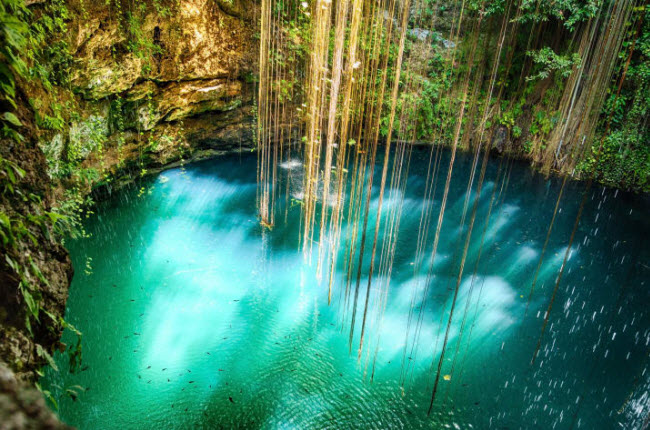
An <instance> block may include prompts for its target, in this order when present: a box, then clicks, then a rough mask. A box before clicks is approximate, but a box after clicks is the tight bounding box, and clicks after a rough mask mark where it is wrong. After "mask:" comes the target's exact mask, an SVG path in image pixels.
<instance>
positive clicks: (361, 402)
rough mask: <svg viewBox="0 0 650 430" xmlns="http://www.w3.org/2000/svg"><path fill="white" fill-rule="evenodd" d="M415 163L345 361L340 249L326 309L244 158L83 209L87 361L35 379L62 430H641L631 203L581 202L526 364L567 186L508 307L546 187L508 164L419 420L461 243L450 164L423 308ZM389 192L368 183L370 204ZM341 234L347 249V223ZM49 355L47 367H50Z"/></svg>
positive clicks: (647, 338) (641, 295) (610, 198)
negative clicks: (71, 428)
mask: <svg viewBox="0 0 650 430" xmlns="http://www.w3.org/2000/svg"><path fill="white" fill-rule="evenodd" d="M414 157H415V159H414V161H412V166H411V170H410V176H409V182H408V186H407V191H406V195H404V196H403V197H404V209H403V212H402V219H401V220H400V232H399V236H398V241H397V248H396V249H397V251H396V255H395V262H394V268H393V271H392V277H391V283H390V290H389V293H388V297H387V301H386V306H385V312H384V313H383V317H382V318H380V314H381V310H382V306H381V302H380V300H379V299H380V295H379V294H378V293H379V289H380V288H381V287H380V286H381V285H382V284H383V283H384V282H385V281H386V280H382V279H376V280H375V281H373V288H372V290H371V297H370V301H369V310H370V312H371V313H370V314H369V316H368V322H367V324H368V326H367V332H368V335H367V336H368V338H367V341H365V342H366V343H365V344H366V345H367V347H366V348H365V349H364V350H363V354H362V356H361V357H360V358H359V359H357V354H356V347H353V348H352V349H353V352H352V353H351V354H350V353H349V345H348V334H349V328H348V327H349V323H350V315H349V312H346V311H345V307H344V302H345V297H344V291H343V290H344V282H343V277H344V268H343V263H342V261H343V260H344V259H343V258H339V260H338V262H341V264H338V263H337V265H338V266H340V267H337V277H336V279H337V280H338V281H339V284H338V285H337V286H336V287H335V290H334V294H333V302H332V305H331V306H327V295H328V288H327V281H326V280H323V281H322V282H320V283H319V282H318V280H317V274H316V267H315V266H316V265H315V264H312V265H309V264H308V262H306V261H305V259H304V256H303V253H302V252H301V251H299V249H298V239H299V238H298V235H299V223H300V207H299V205H295V204H293V205H292V203H291V201H289V202H288V203H286V204H285V203H284V202H281V203H280V207H279V208H278V212H277V213H276V214H277V215H276V216H277V219H278V220H282V221H278V222H276V224H277V225H276V228H275V229H274V230H272V231H268V230H264V229H262V228H261V227H260V226H259V222H258V220H257V218H256V216H255V193H256V185H255V158H254V157H243V158H240V157H239V156H232V157H224V158H221V159H217V160H212V161H208V162H203V163H199V164H196V165H192V166H189V167H186V168H184V169H175V170H170V171H167V172H164V173H163V174H161V175H159V176H158V177H157V178H155V179H152V180H151V181H150V182H149V183H148V184H146V185H147V187H148V190H149V192H148V193H145V194H144V195H142V196H140V197H138V196H137V194H138V193H137V192H132V191H128V190H127V191H124V192H120V193H118V194H116V195H115V196H114V197H113V198H112V199H111V200H110V201H109V202H106V203H104V204H101V205H100V207H99V208H98V210H97V215H96V216H95V217H94V218H92V219H90V220H89V221H88V224H87V226H86V228H87V230H88V231H89V232H90V233H91V234H92V238H90V239H85V240H81V241H75V242H72V243H70V246H69V247H70V250H71V254H72V258H73V260H74V262H75V266H76V267H83V266H84V265H85V263H86V261H92V272H91V273H89V274H86V273H83V272H82V271H80V270H78V271H77V273H76V275H75V279H74V282H73V285H72V288H71V291H70V299H69V302H68V306H69V309H68V312H67V318H68V320H69V321H70V322H71V323H72V324H74V325H75V326H76V327H77V328H79V329H80V330H81V331H82V332H83V333H84V338H83V348H84V349H83V369H86V370H83V371H81V372H79V373H77V374H69V373H67V372H65V371H63V370H62V371H60V372H54V371H52V370H51V369H50V370H49V371H48V374H47V376H46V378H45V380H44V381H43V383H44V385H45V386H46V387H47V388H49V389H50V390H51V391H52V392H53V393H54V394H55V396H57V399H58V403H59V407H60V415H61V417H62V419H63V420H64V421H66V422H68V423H70V424H73V425H76V426H78V427H80V428H119V429H123V428H154V427H162V428H195V427H205V428H218V427H219V426H222V427H248V428H256V427H260V428H348V427H357V428H404V427H405V428H421V427H427V428H431V427H432V426H433V428H440V427H444V428H540V429H546V428H570V427H571V426H573V427H574V428H588V429H591V428H614V427H615V426H616V424H619V425H620V426H622V427H623V428H635V427H640V426H641V424H642V422H643V420H644V419H647V418H646V417H647V410H648V403H649V402H650V400H649V399H648V395H647V392H648V389H649V388H650V382H649V381H650V379H649V376H648V373H647V371H646V370H647V369H648V361H647V357H648V348H649V342H650V332H649V330H650V329H649V327H650V324H649V322H650V316H649V315H648V303H649V302H650V301H649V298H650V297H649V292H648V289H647V287H646V285H645V282H646V279H647V272H648V265H647V262H648V261H650V258H648V257H649V256H648V251H647V246H645V245H644V243H643V238H644V237H648V234H649V233H650V224H649V223H648V219H647V213H648V204H647V201H644V200H643V199H641V198H634V197H631V196H627V195H623V193H614V192H612V191H609V190H603V189H595V190H594V191H593V196H591V198H590V199H589V201H588V205H587V207H586V209H585V213H584V215H583V221H582V223H581V225H580V229H579V231H578V235H577V236H576V240H575V242H574V246H573V249H572V252H571V258H570V260H569V263H568V267H567V270H566V271H565V274H564V277H563V280H562V283H561V285H560V290H559V291H558V295H557V298H556V304H555V307H554V309H553V312H552V313H551V314H550V320H549V326H548V328H547V332H546V334H545V336H544V338H543V341H542V344H541V348H540V353H539V357H538V359H537V361H536V363H535V365H534V366H531V365H530V361H531V357H532V355H533V351H534V350H535V346H536V344H537V340H538V338H539V334H540V330H541V325H542V321H543V319H544V317H545V315H544V313H545V310H546V307H547V306H548V301H549V298H550V295H551V293H552V290H553V288H554V283H555V277H556V276H557V272H558V269H559V267H560V265H561V263H562V259H563V257H564V253H565V251H566V246H567V242H568V237H569V235H570V232H571V228H572V225H573V221H574V219H575V215H576V212H577V206H578V204H579V201H580V197H581V194H580V193H581V191H582V186H581V185H580V184H569V185H567V189H565V191H564V192H565V193H566V194H565V197H564V198H563V201H564V203H563V204H562V206H561V208H560V210H559V212H558V215H557V219H556V221H555V225H554V228H553V232H552V235H551V237H550V239H549V243H548V247H547V249H546V252H545V257H544V260H543V262H542V265H541V267H540V270H539V274H538V281H537V284H536V286H535V290H534V293H533V295H532V299H531V302H530V305H529V308H528V311H526V306H527V301H528V294H529V291H530V288H531V283H532V281H533V277H534V274H535V271H536V268H537V265H538V261H539V259H540V254H541V251H542V246H543V243H544V240H545V237H546V232H547V229H548V225H549V222H550V219H551V217H552V214H553V208H554V205H555V201H556V198H557V193H558V191H559V186H560V184H559V183H558V182H557V181H556V180H554V179H551V180H547V179H544V178H543V177H540V176H538V175H535V174H533V173H531V172H530V171H528V170H526V169H524V168H523V167H521V166H517V165H515V166H514V168H513V172H512V175H511V179H510V184H509V188H508V189H507V192H505V193H504V194H503V195H499V200H498V203H497V204H496V205H495V207H494V208H493V209H492V214H491V217H490V222H489V224H488V225H487V226H486V230H485V239H484V244H483V247H482V248H481V246H480V245H481V244H480V237H481V234H478V233H477V234H476V235H474V236H473V239H472V243H471V244H470V247H469V253H468V257H467V269H466V271H465V275H464V277H463V279H462V282H461V287H460V290H459V296H458V298H457V308H456V311H455V313H454V318H453V322H452V326H451V329H450V332H449V342H448V346H447V352H446V355H445V360H444V363H443V366H442V374H443V375H444V377H443V378H441V385H440V388H439V392H438V397H437V399H436V403H435V405H434V410H433V413H432V415H431V416H430V417H427V416H426V412H427V408H428V406H429V400H430V395H431V389H432V384H433V378H434V375H435V368H436V366H437V359H438V356H439V354H440V351H441V349H442V344H443V338H444V335H445V327H446V321H447V319H448V318H449V308H450V302H451V298H450V296H451V294H450V293H452V292H453V289H454V286H455V282H456V277H457V273H458V259H459V253H460V252H461V251H462V244H461V243H460V242H462V241H463V238H464V234H461V233H463V232H466V231H467V226H466V225H465V227H464V230H463V231H461V230H460V218H461V215H462V212H463V205H464V200H465V195H464V193H465V187H466V182H465V179H464V178H466V176H467V175H466V173H467V170H468V169H469V168H470V167H471V166H470V162H471V160H466V159H463V158H461V159H460V160H458V161H457V163H458V164H457V166H456V167H455V169H458V170H457V173H455V176H454V179H453V180H452V185H451V187H452V188H451V191H450V200H449V202H448V207H447V212H446V214H445V222H444V224H443V228H442V233H441V241H440V245H439V248H438V251H437V254H436V260H435V263H434V271H433V273H432V278H431V282H430V283H429V289H428V291H427V296H426V299H425V300H422V299H421V298H422V295H423V292H424V290H425V286H426V284H427V282H426V278H427V274H426V270H421V271H420V272H417V273H414V265H415V261H414V260H415V258H414V256H415V250H416V245H417V234H418V227H419V221H420V213H421V211H422V205H423V204H427V205H429V206H432V207H433V208H434V210H435V209H437V208H439V205H440V202H439V201H438V200H436V199H438V196H434V199H433V201H431V202H423V200H422V196H423V195H424V191H425V183H424V178H425V177H426V161H427V157H428V155H427V154H426V153H424V152H422V153H414ZM420 158H421V159H420ZM442 165H445V163H444V162H443V163H442ZM280 167H281V170H282V171H283V172H285V173H286V172H293V173H294V175H296V176H294V177H292V180H291V181H290V183H289V188H290V189H289V192H290V195H293V197H294V198H299V196H300V188H299V184H300V183H301V181H300V178H299V177H297V175H299V174H300V164H299V162H297V161H295V160H294V161H293V162H292V161H289V162H286V163H285V164H283V165H281V166H280ZM496 170H497V167H496V163H495V165H490V166H489V167H488V174H487V176H486V178H487V179H489V178H492V182H489V183H488V182H486V184H485V185H484V189H483V192H482V193H481V195H480V196H479V199H480V200H479V209H478V214H477V224H478V223H481V227H480V229H479V227H477V229H478V230H479V231H480V230H481V229H482V228H483V226H482V224H483V223H482V222H481V220H484V219H485V217H486V215H487V212H488V210H489V206H490V196H491V193H492V190H493V189H494V187H497V186H499V187H500V184H497V183H495V182H496V181H495V180H494V178H495V177H496ZM443 173H444V172H443ZM487 179H486V180H487ZM281 187H284V185H281ZM281 189H284V188H281ZM498 192H499V193H501V191H498ZM398 193H399V191H398V190H393V191H392V192H391V193H388V192H387V194H386V196H387V199H386V200H385V202H384V205H385V206H384V208H385V209H384V213H388V212H389V208H390V207H391V205H397V204H398V203H399V201H400V200H401V195H399V194H398ZM296 196H297V197H296ZM373 200H374V206H372V209H371V210H376V207H377V206H376V205H377V202H376V200H377V196H376V195H374V194H373ZM294 203H295V202H294ZM434 216H435V215H434ZM284 219H286V222H284ZM370 220H371V223H370V224H371V225H369V227H368V228H369V231H372V229H374V225H372V222H373V221H374V217H373V216H370ZM382 225H384V224H382ZM432 230H433V229H432ZM342 231H343V235H342V237H343V238H346V237H348V236H349V233H350V226H349V225H344V227H343V230H342ZM433 233H434V232H433V231H430V234H429V240H428V241H427V246H428V247H429V248H428V249H425V252H424V255H429V254H430V253H431V246H432V245H431V242H432V240H430V239H431V237H432V236H433ZM380 237H381V236H380ZM341 252H344V251H341ZM479 252H481V259H480V263H479V265H478V267H477V270H476V276H472V275H473V271H474V264H475V261H476V259H477V256H478V254H479ZM88 258H92V260H87V259H88ZM366 260H368V258H367V259H366ZM364 293H365V288H361V291H360V297H359V303H363V302H364V301H365V297H364ZM409 318H412V327H415V326H416V324H417V326H418V327H419V330H418V331H415V330H413V328H411V329H410V330H409ZM357 324H358V325H359V324H360V322H358V323H357ZM359 327H360V326H359ZM359 327H357V330H356V331H355V341H354V343H355V345H358V333H359V331H360V330H359ZM72 339H73V337H72V336H71V335H70V334H66V337H65V340H67V341H69V342H71V341H72ZM375 351H376V361H375ZM56 359H57V362H58V363H59V365H60V367H62V368H63V369H65V368H66V361H67V356H66V355H65V354H59V355H57V357H56ZM373 371H374V377H373V379H372V382H371V381H370V379H371V375H372V374H373ZM75 385H79V386H82V387H85V388H86V391H85V392H84V393H83V394H81V395H80V396H79V398H78V400H77V401H76V402H75V401H73V400H72V399H71V398H70V397H69V396H67V395H66V394H65V390H66V389H68V388H71V387H74V386H75ZM644 411H645V412H644Z"/></svg>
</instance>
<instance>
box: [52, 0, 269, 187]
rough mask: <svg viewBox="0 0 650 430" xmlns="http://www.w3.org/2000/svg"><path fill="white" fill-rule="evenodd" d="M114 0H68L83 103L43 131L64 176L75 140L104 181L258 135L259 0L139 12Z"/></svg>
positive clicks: (73, 86)
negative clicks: (120, 8)
mask: <svg viewBox="0 0 650 430" xmlns="http://www.w3.org/2000/svg"><path fill="white" fill-rule="evenodd" d="M108 3H109V4H108V5H107V4H106V3H105V2H87V1H86V2H79V1H78V0H77V1H75V0H71V1H69V3H68V9H69V11H70V15H71V16H73V17H74V18H73V20H72V21H71V22H70V23H69V25H68V29H69V32H68V35H67V36H66V41H67V43H68V45H69V50H70V52H71V53H72V57H73V59H74V61H73V63H72V70H71V72H70V90H71V91H70V92H71V93H72V94H73V96H72V100H73V103H72V105H73V106H75V109H76V110H77V112H76V115H75V116H74V117H71V119H70V121H69V126H68V127H66V128H65V129H64V130H62V131H58V132H52V133H49V134H47V135H46V136H44V138H43V139H42V148H43V151H44V152H45V153H46V155H47V157H48V162H49V164H50V169H51V170H54V171H51V173H53V174H54V176H56V173H57V172H56V169H57V166H58V165H59V164H60V162H62V161H65V158H66V157H67V156H68V153H69V148H70V147H71V146H73V147H74V146H78V147H79V151H78V152H79V154H80V157H79V158H80V162H81V164H82V166H83V167H86V168H93V169H95V170H97V171H99V173H100V179H99V180H100V181H101V180H102V179H106V178H114V177H123V176H124V175H125V174H128V173H129V172H137V171H141V170H142V169H143V168H148V167H150V166H161V165H165V164H168V163H170V162H173V161H176V160H178V159H181V158H193V157H196V156H197V155H199V156H200V155H202V154H203V153H205V151H210V150H223V148H224V147H232V146H239V145H241V146H246V147H247V146H250V145H252V143H253V134H252V127H253V125H252V124H253V116H252V106H253V96H254V92H255V89H254V84H253V76H254V74H255V68H256V61H257V56H258V55H259V54H258V50H257V41H256V38H255V32H256V30H257V26H256V22H257V21H256V20H257V17H256V15H257V12H256V11H257V10H258V6H257V5H256V4H255V3H254V2H253V1H252V0H232V1H228V0H175V1H167V2H164V1H162V0H160V1H153V0H151V1H145V2H141V3H140V8H139V9H138V12H137V13H131V12H129V13H119V12H117V11H116V10H115V7H114V5H113V3H111V2H108ZM123 3H124V2H123ZM133 16H136V18H133ZM84 17H85V18H84ZM46 105H47V104H46ZM45 110H47V106H46V107H45ZM197 152H198V154H197Z"/></svg>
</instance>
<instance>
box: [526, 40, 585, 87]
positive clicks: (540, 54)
mask: <svg viewBox="0 0 650 430" xmlns="http://www.w3.org/2000/svg"><path fill="white" fill-rule="evenodd" d="M528 55H529V56H531V57H532V58H533V62H534V63H535V64H536V65H537V69H538V71H537V73H536V74H534V75H532V76H529V77H527V78H526V79H527V80H529V81H533V80H537V79H545V78H548V77H549V76H551V74H552V73H556V74H558V75H559V76H561V77H563V78H568V77H569V75H570V74H571V72H572V71H573V69H574V68H579V67H580V65H581V64H582V60H581V58H580V55H578V54H577V53H575V52H574V53H572V54H567V55H558V54H556V53H555V51H553V49H551V48H550V47H548V46H546V47H544V48H542V49H540V50H538V51H529V52H528Z"/></svg>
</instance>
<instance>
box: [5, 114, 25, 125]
mask: <svg viewBox="0 0 650 430" xmlns="http://www.w3.org/2000/svg"><path fill="white" fill-rule="evenodd" d="M3 117H4V119H5V121H8V122H10V123H11V124H13V125H15V126H16V127H20V126H22V125H23V123H22V122H20V120H19V119H18V117H17V116H16V115H14V114H13V113H11V112H5V113H4V115H3Z"/></svg>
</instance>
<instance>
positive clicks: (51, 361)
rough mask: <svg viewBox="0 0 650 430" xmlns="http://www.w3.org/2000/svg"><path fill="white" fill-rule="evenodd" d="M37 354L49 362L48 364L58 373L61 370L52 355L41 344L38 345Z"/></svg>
mask: <svg viewBox="0 0 650 430" xmlns="http://www.w3.org/2000/svg"><path fill="white" fill-rule="evenodd" d="M36 354H38V356H39V357H41V358H44V359H45V360H47V364H49V365H50V367H51V368H52V369H54V370H56V371H57V372H58V371H59V368H58V367H57V366H56V363H55V362H54V359H53V358H52V356H51V355H50V353H49V352H47V351H46V350H45V349H43V347H42V346H41V345H39V344H36Z"/></svg>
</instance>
